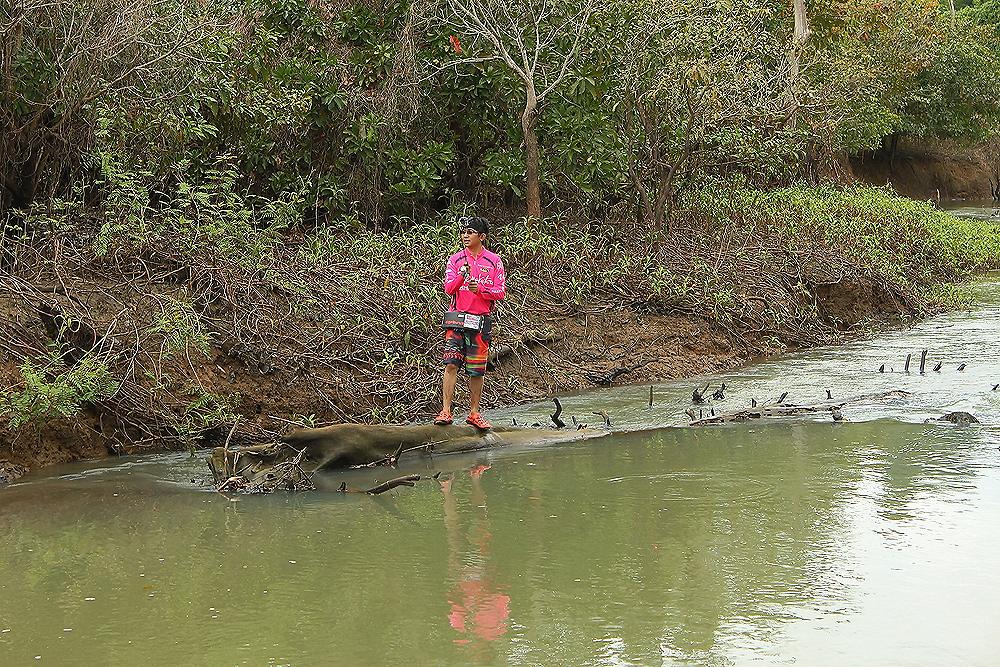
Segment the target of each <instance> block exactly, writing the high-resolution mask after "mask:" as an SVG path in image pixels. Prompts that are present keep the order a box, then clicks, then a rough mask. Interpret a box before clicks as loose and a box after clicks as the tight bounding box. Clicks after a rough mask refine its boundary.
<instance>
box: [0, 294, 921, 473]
mask: <svg viewBox="0 0 1000 667" xmlns="http://www.w3.org/2000/svg"><path fill="white" fill-rule="evenodd" d="M809 298H811V300H812V301H813V303H814V304H815V306H816V308H815V322H814V323H813V324H814V325H815V327H814V328H812V329H811V330H810V331H809V334H808V335H806V336H805V337H804V338H803V339H802V340H795V337H794V336H789V335H787V334H788V333H789V332H787V331H786V332H784V333H785V334H786V335H785V336H784V337H781V336H780V335H779V334H780V333H781V332H778V331H769V330H761V331H747V330H745V329H743V328H740V327H738V326H737V327H729V326H724V325H722V324H720V323H719V322H715V321H711V320H708V319H706V318H703V317H699V316H698V315H695V314H685V313H676V314H656V313H651V312H648V311H645V310H640V309H636V308H634V307H629V306H624V305H623V304H616V305H615V306H614V307H612V306H609V305H608V304H603V305H601V306H600V307H597V308H590V309H582V311H581V312H577V313H574V314H571V315H558V314H557V315H552V314H549V315H547V316H546V315H543V314H542V313H539V317H541V318H542V320H543V321H542V323H541V324H540V325H537V326H536V325H533V326H532V327H530V328H528V329H519V328H518V327H517V326H516V325H511V324H507V325H506V326H505V325H504V324H500V325H499V326H498V327H497V332H496V338H495V341H494V351H495V354H494V360H493V361H492V362H491V366H492V370H491V372H490V374H489V382H488V384H487V396H486V403H487V404H488V405H489V406H490V407H498V406H501V405H509V404H514V403H517V402H522V401H526V400H532V399H537V398H541V397H545V396H549V395H553V394H557V393H561V392H566V391H572V390H579V389H586V388H594V387H598V386H605V385H608V384H624V383H645V382H653V381H656V380H662V379H670V378H680V377H687V376H693V375H698V374H703V373H714V372H723V371H725V370H727V369H731V368H734V367H736V366H739V365H741V364H743V363H745V362H747V361H748V360H750V359H753V358H756V357H760V356H764V355H768V354H772V353H777V352H781V351H785V350H787V349H788V348H789V347H796V346H799V345H810V344H814V343H817V342H833V341H836V340H838V339H839V338H841V337H842V336H845V335H850V334H849V333H847V332H850V331H854V330H856V328H857V327H859V326H861V327H874V326H886V325H890V324H892V323H894V322H897V321H898V320H899V317H900V316H901V315H905V314H915V312H916V311H915V310H914V309H913V308H911V307H908V306H907V305H906V304H904V303H902V302H901V301H900V300H899V299H898V298H895V297H893V296H892V295H889V294H886V293H884V291H883V290H882V289H881V288H879V287H878V286H877V285H875V284H874V283H872V284H868V285H865V286H863V287H859V286H858V285H856V284H853V283H850V284H832V285H822V286H816V287H814V288H813V290H812V292H811V295H810V296H809ZM37 317H38V316H37V314H36V313H31V312H22V313H21V314H20V317H19V319H20V320H21V321H22V322H24V323H25V324H28V326H29V327H30V328H34V326H32V325H31V322H30V321H31V320H32V319H36V320H37ZM35 326H37V327H39V328H41V325H40V324H36V325H35ZM227 349H230V348H228V347H227V346H223V347H218V348H212V349H211V352H210V356H209V357H205V358H197V357H195V358H191V359H188V360H185V361H186V363H190V364H191V366H192V368H193V371H194V373H195V374H196V376H197V377H198V378H199V379H200V382H201V384H202V387H201V391H202V392H203V393H210V394H212V395H227V396H238V405H236V406H234V410H233V411H234V412H235V413H236V414H238V415H239V416H240V417H241V419H243V420H245V422H246V423H251V424H255V425H258V426H259V428H258V429H249V430H248V432H256V433H260V434H266V433H268V432H272V433H277V432H281V431H283V430H287V428H290V427H291V424H292V423H310V424H311V423H324V422H328V421H340V420H343V419H345V416H344V413H348V412H349V411H350V410H360V409H363V406H364V405H365V404H367V403H368V402H370V401H372V400H373V397H371V396H355V395H350V396H345V395H344V394H342V393H339V392H338V387H337V386H336V385H334V386H331V385H330V383H329V382H327V381H326V380H325V378H323V377H316V376H311V375H310V374H309V373H302V372H294V373H288V372H286V371H284V369H275V368H264V369H262V368H261V366H260V364H259V363H256V362H252V361H251V362H247V361H246V360H242V359H240V358H238V357H234V356H233V355H232V354H231V353H230V354H227V352H226V350H227ZM435 370H436V369H435V368H431V369H429V370H428V371H427V372H425V373H423V374H422V377H421V379H420V381H421V382H423V383H425V386H423V387H422V389H423V390H424V391H423V395H424V396H426V398H425V399H424V402H423V405H422V410H420V412H419V414H416V415H414V417H415V418H426V417H427V415H428V414H430V412H432V411H433V410H434V409H436V404H435V401H436V397H437V395H438V383H437V380H438V377H437V373H436V372H435ZM0 372H2V374H3V375H2V377H3V381H4V384H6V385H7V386H14V385H16V384H17V382H18V381H19V380H20V373H19V370H18V367H17V365H16V364H15V363H13V362H12V361H10V360H6V361H5V362H4V364H3V366H2V369H0ZM345 384H346V383H345ZM174 391H175V392H177V393H181V392H182V389H181V388H175V389H174ZM464 401H465V396H464V392H463V391H462V390H461V389H460V391H459V399H458V403H459V404H460V405H461V404H463V403H464ZM179 403H180V401H178V404H179ZM331 404H332V406H334V407H331ZM306 415H309V417H304V416H306ZM348 418H349V417H348ZM126 422H127V420H125V419H122V417H121V415H115V414H114V412H113V409H112V406H110V405H108V404H107V403H85V404H84V405H83V406H82V408H81V409H80V410H79V412H77V413H76V414H75V415H73V416H71V417H56V418H51V419H47V420H45V421H44V422H42V423H40V424H32V425H30V426H22V427H20V428H16V429H12V428H6V429H5V430H4V431H3V434H2V437H3V440H2V441H0V483H5V482H9V481H11V480H13V479H15V478H16V477H18V476H20V475H21V474H23V473H24V472H26V471H28V470H31V469H35V468H39V467H43V466H47V465H53V464H58V463H64V462H69V461H75V460H81V459H95V458H102V457H105V456H109V455H117V454H121V453H128V452H136V451H155V450H157V449H161V448H179V447H181V446H182V443H181V442H180V441H179V440H177V439H176V438H175V439H164V440H163V441H161V442H148V441H143V439H142V437H141V436H142V434H141V433H136V434H135V435H137V436H139V437H138V438H136V439H134V440H132V439H130V438H128V437H127V435H128V431H129V430H130V428H131V427H130V425H129V424H128V423H126ZM224 431H226V429H223V428H211V427H206V428H203V429H202V430H200V431H199V432H198V433H197V434H196V438H195V439H194V440H193V442H192V444H195V445H197V446H211V445H214V444H219V442H220V439H221V438H223V437H224V436H225V435H226V433H225V432H224Z"/></svg>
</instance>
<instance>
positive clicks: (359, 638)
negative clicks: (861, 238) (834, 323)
mask: <svg viewBox="0 0 1000 667" xmlns="http://www.w3.org/2000/svg"><path fill="white" fill-rule="evenodd" d="M979 296H980V306H978V307H977V309H976V310H974V311H973V312H965V313H953V314H949V315H946V316H942V317H938V318H935V319H932V320H930V321H926V322H923V323H920V324H917V325H915V326H914V327H912V328H910V329H907V330H905V331H899V332H894V333H890V334H887V335H884V336H881V337H879V338H878V339H876V340H872V341H865V342H859V343H855V344H851V345H848V346H845V347H841V348H836V349H819V350H813V351H811V352H808V353H803V354H799V355H792V356H789V357H785V358H782V359H778V360H774V361H768V362H764V363H759V364H754V365H751V366H748V367H746V368H744V369H742V370H740V371H738V372H735V373H732V374H730V375H727V376H725V377H715V378H706V379H705V380H704V382H707V381H709V380H711V381H713V382H714V383H716V384H718V382H720V381H722V380H725V381H726V383H727V385H728V388H729V389H728V391H727V392H726V393H727V397H726V398H725V400H722V401H717V402H716V403H715V405H714V408H715V409H717V410H726V411H728V410H734V409H738V408H740V407H743V406H746V405H749V402H750V399H751V398H757V400H759V401H764V400H769V399H773V398H775V397H776V396H778V395H779V394H780V393H782V392H785V391H787V392H789V396H788V400H789V401H795V402H799V403H810V402H815V401H820V400H823V399H825V396H826V393H825V390H826V389H830V390H831V392H832V393H833V396H834V397H835V398H840V397H850V396H856V395H862V394H870V393H875V392H880V391H887V390H891V389H902V390H905V391H908V392H911V395H909V396H907V397H904V398H901V399H891V400H877V399H870V400H864V401H860V402H858V403H851V404H849V405H847V406H845V408H844V413H845V416H846V417H847V418H848V420H850V421H849V422H848V423H844V424H834V423H832V421H831V420H830V417H829V416H828V415H826V414H818V415H815V416H807V417H796V418H788V419H779V420H772V421H769V422H767V423H763V422H755V423H748V424H738V425H728V426H719V427H703V428H674V426H677V425H679V424H682V423H684V422H686V419H687V418H686V417H684V415H683V410H684V409H686V408H688V407H690V392H691V389H692V387H693V386H694V384H695V383H696V382H697V380H691V381H687V382H683V383H675V384H666V385H660V386H657V387H656V388H655V389H654V405H653V407H652V408H650V407H649V405H648V388H644V387H628V388H617V389H612V390H608V391H603V392H597V393H593V394H586V395H580V396H571V397H566V398H565V399H564V401H563V402H564V405H565V409H566V412H565V413H564V417H565V418H567V420H569V417H570V416H577V418H578V419H579V420H585V421H589V422H591V428H595V426H594V422H595V421H596V422H600V421H601V418H599V417H596V416H594V415H593V414H592V413H593V412H594V411H597V410H605V411H607V412H608V413H609V414H610V415H611V418H612V425H613V427H614V428H615V429H619V428H621V429H637V428H640V427H648V426H664V427H665V428H662V429H659V430H655V431H644V432H632V433H628V432H622V433H617V434H615V435H612V436H609V437H607V438H604V439H599V440H594V441H589V442H586V441H585V442H577V443H571V444H565V445H556V446H549V447H535V448H520V449H497V450H493V451H489V452H483V453H479V454H475V455H462V456H451V457H436V458H434V459H414V460H413V462H412V463H410V464H408V465H404V466H402V467H401V468H400V471H399V472H397V471H385V470H377V471H372V470H367V471H353V472H349V473H337V474H329V475H324V476H323V477H322V479H321V480H320V482H321V486H322V487H323V488H324V489H325V490H322V491H320V492H316V493H312V494H305V495H297V496H285V495H280V496H272V497H245V498H240V499H235V500H231V499H227V498H225V497H223V496H221V495H219V494H216V493H214V492H212V491H211V490H210V489H209V487H208V485H207V480H206V471H205V467H204V463H203V462H202V461H201V460H200V459H189V458H188V457H187V456H186V455H166V456H157V457H148V458H142V459H118V460H112V461H107V462H102V463H96V464H95V463H90V464H78V465H74V466H67V467H63V468H59V469H54V470H50V471H47V472H46V474H44V475H34V476H29V477H27V478H25V479H24V480H22V481H21V482H20V483H18V484H15V485H14V486H12V487H10V488H7V489H4V490H2V491H0V665H20V664H38V663H49V664H112V665H136V664H151V665H152V664H155V665H161V664H162V665H227V664H233V665H238V664H247V665H268V664H282V665H284V664H288V665H381V664H393V665H398V664H404V665H409V664H413V665H469V664H512V665H631V664H634V665H660V664H664V665H745V664H754V665H790V664H795V665H807V666H814V665H815V666H823V665H838V666H840V665H933V666H937V665H982V666H984V667H985V666H993V665H998V664H1000V633H998V632H997V624H998V621H1000V565H998V554H1000V536H998V531H997V529H996V527H997V525H998V524H1000V451H998V447H1000V430H998V429H997V427H998V425H1000V391H992V390H991V389H992V386H993V385H995V384H997V383H1000V351H998V331H1000V327H998V325H1000V285H998V284H997V283H995V282H986V283H984V284H983V285H982V286H981V287H980V288H979ZM922 349H928V350H929V353H928V363H927V368H926V372H925V373H924V374H923V375H920V374H919V372H918V366H919V355H920V350H922ZM907 353H911V354H912V355H913V357H912V360H911V366H910V373H909V374H905V373H903V372H902V370H903V363H904V359H905V357H906V354H907ZM938 361H941V362H942V369H941V370H940V371H939V372H935V371H933V370H932V368H933V366H934V365H936V364H937V362H938ZM962 362H965V363H966V364H967V367H966V368H965V370H964V371H961V372H960V371H958V370H957V367H958V364H959V363H962ZM882 364H885V365H886V366H885V371H886V372H885V373H879V372H878V368H879V366H880V365H882ZM708 409H709V410H710V409H712V408H711V407H710V408H708ZM950 410H967V411H969V412H972V413H974V414H975V415H977V416H978V417H979V419H980V420H982V422H983V424H982V425H973V426H969V427H956V426H953V425H951V424H944V423H940V422H931V423H924V420H925V419H928V418H933V417H937V416H939V415H941V414H942V413H944V412H947V411H950ZM550 411H551V407H550V406H549V405H537V406H526V407H522V408H518V409H512V410H509V411H506V412H504V413H494V414H493V416H494V417H495V418H497V419H498V420H503V419H510V418H511V417H515V418H517V419H518V420H519V421H522V420H523V421H528V422H531V421H540V422H542V421H545V420H547V419H548V416H547V415H548V413H549V412H550ZM487 466H489V467H488V468H487ZM434 471H443V472H444V473H445V475H444V476H445V477H451V480H450V481H449V482H445V483H444V484H441V483H438V482H433V481H428V482H421V483H419V484H418V485H417V486H416V487H414V488H412V489H408V488H404V489H402V490H400V491H399V492H398V493H395V494H386V495H384V496H379V497H368V496H365V495H363V494H347V495H341V494H337V493H335V492H332V491H330V489H332V488H335V487H336V486H337V485H338V484H339V483H340V482H341V481H342V480H343V481H347V483H348V484H349V486H351V487H352V488H363V487H365V486H367V485H369V484H370V483H371V482H372V481H373V480H375V479H378V480H380V481H382V480H385V479H386V478H387V477H388V476H389V475H396V474H400V473H403V472H420V473H424V472H426V473H430V472H434ZM192 480H193V481H192Z"/></svg>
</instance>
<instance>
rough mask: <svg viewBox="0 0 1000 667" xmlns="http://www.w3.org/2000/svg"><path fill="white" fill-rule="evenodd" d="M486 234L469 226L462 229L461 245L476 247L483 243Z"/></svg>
mask: <svg viewBox="0 0 1000 667" xmlns="http://www.w3.org/2000/svg"><path fill="white" fill-rule="evenodd" d="M485 237H486V234H480V233H479V232H477V231H476V230H475V229H472V228H471V227H466V228H465V229H463V230H462V245H463V246H465V247H466V248H478V247H479V246H481V245H482V244H483V239H484V238H485Z"/></svg>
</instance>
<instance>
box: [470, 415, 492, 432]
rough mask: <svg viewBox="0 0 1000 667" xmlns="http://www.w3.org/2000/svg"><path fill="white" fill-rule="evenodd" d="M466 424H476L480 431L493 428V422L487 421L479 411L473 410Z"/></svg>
mask: <svg viewBox="0 0 1000 667" xmlns="http://www.w3.org/2000/svg"><path fill="white" fill-rule="evenodd" d="M465 423H466V424H471V425H472V426H475V427H476V428H478V429H479V430H480V431H488V430H490V429H491V428H493V424H491V423H489V422H488V421H486V420H485V419H484V418H483V416H482V415H481V414H479V413H478V412H473V413H472V414H470V415H469V417H468V419H466V420H465Z"/></svg>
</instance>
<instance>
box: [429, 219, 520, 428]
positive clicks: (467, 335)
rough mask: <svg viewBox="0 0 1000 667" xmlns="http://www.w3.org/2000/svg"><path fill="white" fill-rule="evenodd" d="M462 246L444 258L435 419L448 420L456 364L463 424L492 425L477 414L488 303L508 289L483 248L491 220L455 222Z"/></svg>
mask: <svg viewBox="0 0 1000 667" xmlns="http://www.w3.org/2000/svg"><path fill="white" fill-rule="evenodd" d="M458 226H459V230H460V231H461V237H462V246H463V247H462V250H460V251H459V252H456V253H455V254H454V255H452V256H451V257H449V258H448V268H447V270H446V271H445V276H444V291H445V293H446V294H448V296H450V297H451V304H450V307H449V309H448V311H449V312H448V313H447V314H446V317H445V330H444V364H445V366H444V383H443V384H444V387H443V392H442V393H443V398H444V408H443V409H442V410H441V412H439V413H438V416H437V417H435V419H434V423H435V424H439V425H442V426H444V425H447V424H450V423H452V421H453V417H452V414H451V404H452V401H453V400H454V398H455V385H456V384H457V382H458V367H459V366H461V365H463V364H464V365H465V374H466V375H468V376H469V404H470V405H469V417H468V419H466V420H465V423H467V424H472V425H473V426H475V427H476V428H478V429H482V430H485V429H488V428H490V426H491V424H490V423H489V422H488V421H486V420H485V419H484V418H483V416H482V415H481V414H479V400H480V399H481V398H482V395H483V381H484V379H483V378H484V376H485V375H486V358H487V356H488V354H489V347H490V338H491V334H492V329H493V319H492V311H493V302H495V301H500V300H501V299H503V298H504V296H505V295H506V293H507V277H506V275H505V274H504V268H503V262H502V261H501V260H500V257H499V256H497V255H496V254H494V253H492V252H490V251H489V250H487V249H486V248H484V247H483V242H484V241H485V240H486V236H487V234H489V231H490V223H489V221H488V220H486V219H485V218H472V217H463V218H459V220H458Z"/></svg>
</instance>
